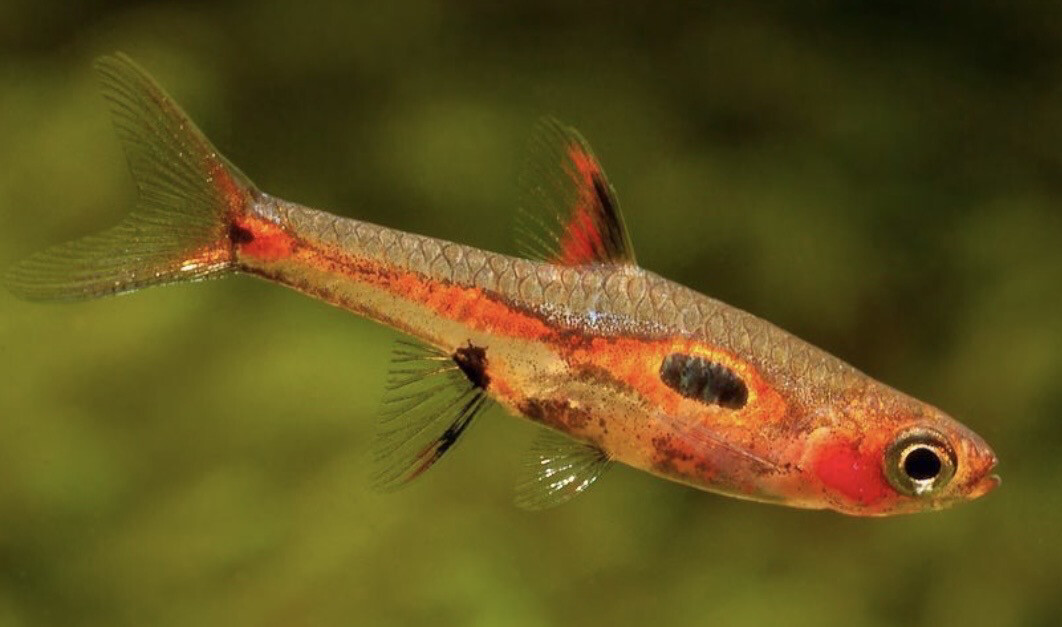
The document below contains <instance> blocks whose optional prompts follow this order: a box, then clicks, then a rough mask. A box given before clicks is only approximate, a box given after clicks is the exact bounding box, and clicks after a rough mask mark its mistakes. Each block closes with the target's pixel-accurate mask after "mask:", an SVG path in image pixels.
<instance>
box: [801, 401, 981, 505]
mask: <svg viewBox="0 0 1062 627" xmlns="http://www.w3.org/2000/svg"><path fill="white" fill-rule="evenodd" d="M875 387H877V386H875ZM833 413H834V416H835V418H839V419H837V420H835V421H833V422H832V424H830V425H823V426H820V427H819V428H817V429H815V430H814V431H813V432H812V434H811V437H810V438H809V443H808V444H809V446H808V448H807V449H806V451H805V457H804V462H805V463H804V470H805V472H809V473H810V474H811V475H812V476H811V482H810V483H812V484H813V485H816V486H818V488H819V494H821V498H822V499H823V500H824V502H822V503H820V504H819V505H820V506H824V507H828V508H830V509H834V510H837V511H840V512H842V513H845V514H853V515H861V516H887V515H893V514H906V513H915V512H922V511H932V510H939V509H944V508H946V507H949V506H951V505H954V504H956V503H961V502H965V501H970V500H973V499H977V498H980V497H981V496H984V495H985V494H987V493H989V492H991V491H992V490H993V489H995V488H996V487H997V486H998V485H999V483H1000V478H999V476H998V475H996V474H994V473H993V470H994V469H995V467H996V464H997V461H998V460H997V458H996V454H995V453H994V452H993V451H992V449H991V447H989V445H988V444H987V443H986V442H985V441H984V439H983V438H981V436H979V435H977V434H976V433H974V432H973V431H972V430H970V429H969V428H967V427H966V426H965V425H963V424H962V423H960V422H958V421H957V420H955V419H954V418H952V417H951V416H949V415H947V414H946V413H944V412H943V411H941V410H939V409H937V408H936V407H933V406H931V405H928V404H926V403H922V402H920V401H918V400H915V399H913V398H910V397H908V396H906V395H904V394H902V393H900V392H897V391H895V390H892V389H891V388H887V387H886V386H883V385H882V386H880V389H874V390H872V391H871V392H870V393H866V392H864V393H863V394H860V395H858V396H857V397H856V399H855V400H854V401H850V403H849V405H848V406H847V407H846V408H845V409H844V410H842V411H841V412H833Z"/></svg>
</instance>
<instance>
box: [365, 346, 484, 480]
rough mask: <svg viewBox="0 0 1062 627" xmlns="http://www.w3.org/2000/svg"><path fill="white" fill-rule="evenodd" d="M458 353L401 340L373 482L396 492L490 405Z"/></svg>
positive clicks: (379, 434)
mask: <svg viewBox="0 0 1062 627" xmlns="http://www.w3.org/2000/svg"><path fill="white" fill-rule="evenodd" d="M455 357H456V355H447V354H446V353H444V352H443V351H440V350H437V349H435V348H432V347H429V346H424V345H422V344H419V343H417V342H411V341H405V340H403V341H399V342H398V344H397V346H396V348H395V350H394V352H393V354H392V359H391V371H390V375H389V377H388V382H387V391H386V393H385V395H384V399H383V404H382V405H383V409H382V411H381V417H380V423H379V427H378V431H377V435H376V443H375V447H374V448H375V465H376V471H375V473H374V475H373V485H374V486H375V487H376V488H377V489H379V490H384V491H387V490H394V489H397V488H400V487H402V486H403V485H405V484H407V483H409V482H410V481H412V480H413V479H416V478H417V477H419V476H420V475H422V474H424V473H425V472H426V471H427V470H428V469H429V468H431V467H432V466H433V465H435V463H436V462H437V461H439V459H441V458H442V456H443V455H445V454H446V453H447V452H448V451H450V450H452V449H453V447H454V445H455V444H456V443H457V441H458V440H459V439H460V438H461V436H462V435H464V433H465V432H466V431H467V430H468V427H469V426H470V425H471V424H472V421H473V420H474V419H475V418H476V416H478V415H479V414H480V413H481V412H482V411H483V410H484V409H486V407H487V405H488V404H489V400H488V399H487V395H486V392H485V390H484V388H483V387H482V386H480V385H477V384H476V383H474V382H473V381H472V380H471V379H470V378H469V376H468V375H467V374H466V373H465V372H464V371H463V370H462V368H461V367H460V366H459V365H458V362H457V361H456V360H455Z"/></svg>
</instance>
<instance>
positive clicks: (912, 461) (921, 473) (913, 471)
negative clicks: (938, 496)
mask: <svg viewBox="0 0 1062 627" xmlns="http://www.w3.org/2000/svg"><path fill="white" fill-rule="evenodd" d="M903 471H904V472H905V473H907V476H908V477H910V478H912V479H914V480H915V481H925V480H927V479H932V478H934V477H936V476H937V475H939V474H940V458H939V457H937V454H936V453H934V452H933V451H932V450H930V449H928V448H916V449H915V450H913V451H911V452H910V453H908V454H907V458H906V459H904V460H903Z"/></svg>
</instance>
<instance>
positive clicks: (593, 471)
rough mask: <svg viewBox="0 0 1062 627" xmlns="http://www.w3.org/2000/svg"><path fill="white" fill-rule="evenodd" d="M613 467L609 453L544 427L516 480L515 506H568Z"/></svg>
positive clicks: (536, 507) (541, 508)
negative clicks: (566, 504) (569, 502)
mask: <svg viewBox="0 0 1062 627" xmlns="http://www.w3.org/2000/svg"><path fill="white" fill-rule="evenodd" d="M612 464H613V462H612V460H611V459H610V458H609V456H608V454H607V453H605V451H603V450H601V449H600V448H598V447H596V446H594V445H593V444H587V443H585V442H579V441H577V440H574V439H572V438H569V437H568V436H566V435H564V434H562V433H559V432H557V431H553V430H551V429H546V428H543V430H542V432H541V433H539V435H538V436H537V438H536V439H535V443H534V444H533V445H532V447H531V458H530V459H529V460H528V461H527V464H526V466H525V467H524V469H523V475H522V476H521V478H520V479H519V480H518V481H517V484H516V497H515V501H516V505H517V507H520V508H521V509H526V510H543V509H549V508H551V507H556V506H558V505H562V504H564V503H567V502H568V501H570V500H572V499H573V498H575V497H576V496H578V495H580V494H582V493H583V492H585V491H586V490H587V489H588V488H589V487H590V486H591V485H593V483H594V482H595V481H597V479H598V478H599V477H600V476H601V475H602V474H603V473H604V472H605V471H606V470H608V469H609V468H611V467H612Z"/></svg>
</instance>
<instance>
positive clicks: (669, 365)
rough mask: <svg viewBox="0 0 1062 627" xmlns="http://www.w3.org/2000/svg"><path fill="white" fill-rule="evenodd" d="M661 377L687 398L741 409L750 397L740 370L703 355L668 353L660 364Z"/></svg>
mask: <svg viewBox="0 0 1062 627" xmlns="http://www.w3.org/2000/svg"><path fill="white" fill-rule="evenodd" d="M660 380H661V381H663V382H664V383H666V384H667V385H668V387H670V388H672V389H674V390H675V391H676V392H678V393H679V394H681V395H683V396H685V397H686V398H690V399H693V400H695V401H700V402H702V403H705V404H708V405H713V404H714V405H719V406H720V407H726V408H727V409H741V408H742V407H744V406H745V403H746V402H748V399H749V390H748V388H747V387H746V386H745V382H744V381H742V380H741V377H739V376H738V375H737V373H735V372H734V371H733V370H731V369H730V368H727V367H726V366H724V365H722V364H719V363H716V362H714V361H711V360H708V359H705V358H703V357H693V356H690V355H683V354H681V353H672V354H671V355H668V356H667V357H665V358H664V361H663V363H661V364H660Z"/></svg>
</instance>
